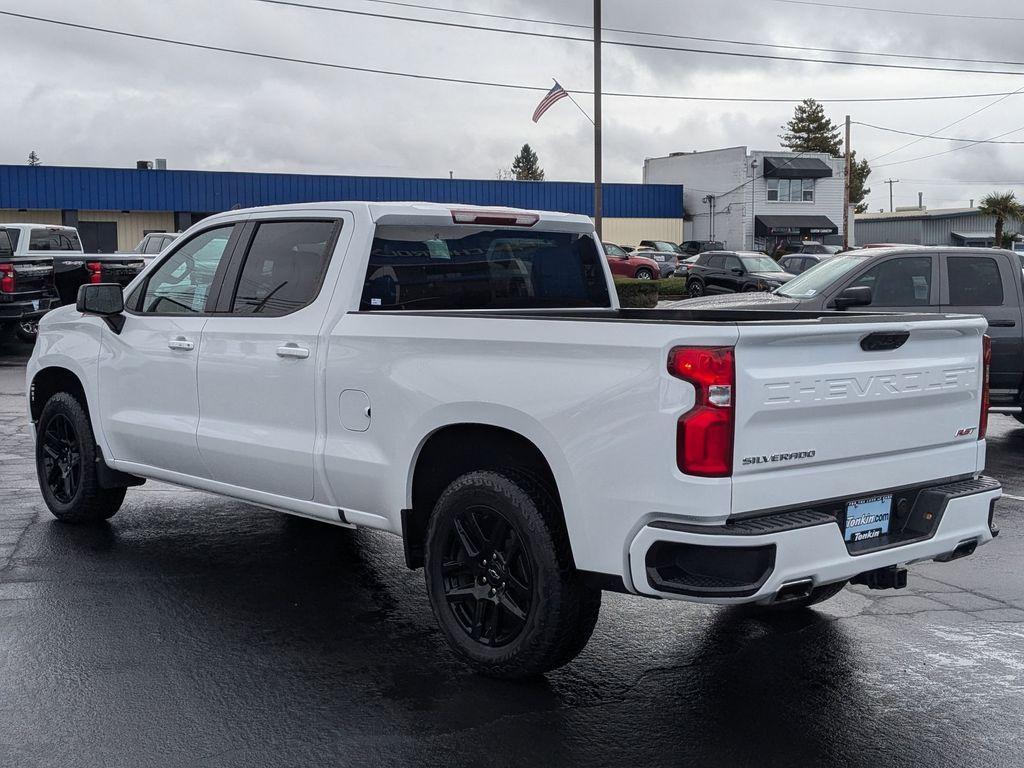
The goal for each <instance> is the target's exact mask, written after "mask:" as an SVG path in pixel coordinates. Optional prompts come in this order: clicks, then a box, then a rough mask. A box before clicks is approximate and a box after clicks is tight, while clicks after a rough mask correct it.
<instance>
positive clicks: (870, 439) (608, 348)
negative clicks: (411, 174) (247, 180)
mask: <svg viewBox="0 0 1024 768" xmlns="http://www.w3.org/2000/svg"><path fill="white" fill-rule="evenodd" d="M984 331H985V321H984V320H983V319H981V318H978V317H972V316H946V315H896V316H886V315H872V314H858V313H854V312H845V313H843V312H838V313H837V312H814V313H811V312H807V313H796V312H772V311H728V312H707V311H685V310H682V311H679V310H676V311H659V310H623V309H620V308H619V306H618V302H617V299H616V296H615V292H614V287H613V283H612V280H611V275H610V273H609V270H608V267H607V265H606V263H605V259H604V258H603V256H602V249H601V245H600V243H599V241H598V240H597V238H596V237H595V235H594V231H593V225H592V223H591V221H590V219H589V218H587V217H584V216H572V215H565V214H557V213H545V212H536V211H520V210H511V209H487V208H476V207H469V206H465V207H463V206H458V207H452V206H445V205H436V204H419V203H320V204H306V205H293V206H282V207H273V208H262V209H253V210H243V211H231V212H229V213H224V214H220V215H216V216H212V217H210V218H208V219H204V220H203V221H202V222H201V223H200V224H197V225H196V226H194V227H192V228H191V229H190V230H189V231H187V232H185V233H184V234H183V235H182V236H181V237H180V238H179V239H178V240H177V241H176V242H175V243H174V244H173V245H172V246H171V248H170V249H169V250H168V251H167V252H165V253H163V254H161V255H160V256H159V257H158V258H157V259H156V260H155V261H154V263H152V264H151V265H150V266H149V267H148V268H147V269H146V271H145V272H143V274H142V275H140V276H139V277H138V278H137V279H135V280H134V281H133V282H132V283H131V284H130V285H129V286H128V287H127V288H126V289H125V291H124V294H123V298H122V292H121V289H120V287H118V286H111V285H88V286H85V287H84V288H83V289H82V291H81V294H80V300H79V303H78V306H77V307H71V306H68V307H62V308H60V309H58V310H56V311H54V312H51V313H50V314H48V315H46V317H45V318H44V319H43V321H42V323H41V324H40V339H39V343H38V344H37V345H36V349H35V352H34V354H33V356H32V359H31V361H30V363H29V366H28V374H27V375H28V384H29V392H30V395H29V404H28V407H29V409H30V411H31V417H32V421H33V422H34V424H35V425H36V437H37V440H36V459H37V465H38V473H39V481H40V487H41V489H42V493H43V497H44V499H45V500H46V503H47V505H48V506H49V508H50V509H51V511H52V512H53V513H54V514H55V515H56V516H57V517H58V518H60V519H61V520H66V521H69V522H92V521H98V520H104V519H107V518H109V517H111V516H112V515H113V514H114V513H115V512H116V511H117V510H118V508H119V507H120V505H121V503H122V501H123V499H124V497H125V492H126V488H127V487H129V486H131V485H133V484H138V483H140V482H143V479H144V478H155V479H159V480H164V481H169V482H172V483H177V484H180V485H184V486H189V487H193V488H200V489H203V490H206V491H212V492H215V493H221V494H225V495H227V496H232V497H234V498H237V499H241V500H244V501H248V502H251V503H254V504H258V505H261V506H266V507H271V508H273V509H278V510H281V511H283V512H288V513H291V514H296V515H301V516H304V517H309V518H314V519H318V520H322V521H324V522H327V523H330V524H333V525H340V526H365V527H369V528H377V529H381V530H384V531H389V532H391V533H394V534H397V535H400V536H401V537H402V538H403V541H404V544H405V559H406V562H407V565H408V566H409V567H412V568H416V567H420V566H424V565H425V566H426V568H425V570H426V586H427V591H428V594H429V597H430V601H431V604H432V606H433V609H434V612H435V614H436V616H437V619H438V623H439V625H440V627H441V628H442V630H443V632H444V633H445V635H446V637H447V638H448V640H449V641H450V643H451V645H452V646H453V648H454V649H455V650H456V651H457V652H458V653H459V654H460V655H461V656H462V657H463V658H464V659H465V660H467V661H468V662H469V663H470V664H472V665H473V666H474V667H475V668H477V669H478V670H481V671H483V672H484V673H487V674H490V675H495V676H506V677H515V676H523V675H528V674H536V673H540V672H544V671H546V670H550V669H553V668H555V667H558V666H560V665H562V664H564V663H566V662H568V661H569V660H571V659H572V658H573V657H574V656H575V655H576V654H577V653H578V652H579V651H580V650H581V649H582V648H583V646H584V645H585V644H586V642H587V640H588V638H589V637H590V634H591V631H592V630H593V627H594V623H595V621H596V619H597V614H598V609H599V607H600V602H601V590H602V589H615V590H619V591H624V592H628V593H633V594H639V595H648V596H652V597H662V598H678V599H684V600H695V601H702V602H712V603H755V604H758V605H761V606H764V607H765V608H771V607H779V608H785V607H792V606H803V605H809V604H811V603H815V602H819V601H821V600H823V599H826V598H828V597H831V596H832V595H834V594H836V593H837V592H838V591H839V590H840V589H842V587H843V586H844V585H845V584H846V583H848V582H849V581H851V580H852V581H857V582H860V583H866V584H869V585H870V586H872V587H877V588H883V587H899V586H902V585H903V584H904V583H905V579H906V570H905V568H904V567H903V566H904V565H905V564H907V563H911V562H916V561H920V560H933V559H938V560H944V559H951V558H954V557H959V556H962V555H966V554H970V553H971V552H973V551H974V549H975V547H976V546H978V545H979V544H984V543H986V542H988V541H990V540H991V539H992V537H993V535H994V534H995V533H996V531H995V529H994V527H993V525H992V508H993V505H994V503H995V500H996V499H997V498H998V497H999V495H1000V487H999V484H998V483H996V482H995V481H993V480H991V479H989V478H986V477H984V476H982V469H983V467H984V465H985V442H984V439H983V437H984V431H985V414H986V398H987V385H986V375H985V371H986V365H985V363H986V359H985V355H986V354H987V353H986V352H985V349H986V347H985V345H984V344H983V339H984V336H983V334H984ZM626 459H628V460H626ZM332 588H335V589H344V588H345V587H344V585H343V584H338V585H334V586H333V587H332Z"/></svg>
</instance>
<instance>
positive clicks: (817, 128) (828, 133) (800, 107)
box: [779, 99, 843, 157]
mask: <svg viewBox="0 0 1024 768" xmlns="http://www.w3.org/2000/svg"><path fill="white" fill-rule="evenodd" d="M782 130H783V131H785V133H781V134H779V138H780V139H781V140H782V146H784V147H786V148H787V149H791V150H792V151H794V152H828V153H829V154H830V155H832V156H833V157H839V155H840V154H841V152H842V147H843V142H842V139H841V138H840V136H839V126H838V125H836V124H835V123H833V122H832V121H831V120H830V119H829V118H828V117H826V116H825V110H824V109H823V108H822V106H821V104H819V103H818V102H816V101H815V100H814V99H804V100H803V101H802V102H800V103H799V104H797V105H796V110H794V112H793V119H792V120H790V121H789V122H788V123H786V124H785V125H784V126H782Z"/></svg>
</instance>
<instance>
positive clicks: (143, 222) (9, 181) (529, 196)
mask: <svg viewBox="0 0 1024 768" xmlns="http://www.w3.org/2000/svg"><path fill="white" fill-rule="evenodd" d="M593 194H594V193H593V184H590V183H582V182H565V181H545V182H536V181H497V180H478V179H416V178H389V177H379V176H324V175H313V174H285V173H237V172H219V171H177V170H154V169H148V170H145V169H143V170H140V169H134V168H78V167H62V166H35V167H30V166H23V165H0V216H2V217H3V219H5V220H7V221H14V220H18V214H22V218H21V219H20V220H24V219H25V215H26V214H27V215H28V217H29V218H31V219H38V220H40V223H55V224H56V223H63V224H69V225H73V226H78V227H79V229H80V231H81V232H82V237H83V240H84V241H87V245H91V246H93V247H94V248H95V249H96V250H109V249H110V248H111V247H112V242H113V241H114V240H116V241H117V247H118V248H120V249H122V250H123V249H125V248H130V247H131V246H132V245H134V242H131V241H132V240H133V239H135V240H136V241H137V236H141V234H143V233H144V232H146V231H167V230H180V229H184V228H186V227H188V226H190V225H191V224H192V223H193V222H194V221H196V220H198V219H200V218H202V217H203V216H206V215H209V214H211V213H216V212H219V211H224V210H228V209H230V208H233V207H243V208H247V207H249V206H256V205H275V204H280V203H295V202H310V201H318V200H382V201H384V200H423V201H429V202H440V203H469V204H479V205H510V206H515V207H521V208H536V209H546V210H556V211H566V212H570V213H582V214H587V215H593ZM603 213H604V216H605V219H606V221H607V222H608V225H609V226H610V227H611V228H612V229H613V230H614V229H615V227H616V222H617V221H618V220H631V223H632V224H634V225H637V226H635V227H634V228H635V229H637V231H638V232H639V231H644V232H647V231H648V230H647V229H644V226H645V225H641V224H639V221H638V220H658V221H659V223H658V224H657V225H654V224H652V225H650V227H648V229H650V230H652V231H650V234H645V235H643V236H645V237H651V238H658V237H663V236H665V235H664V234H663V233H662V232H661V231H653V230H654V229H659V230H660V229H662V228H664V222H666V221H668V222H671V224H670V225H669V229H670V230H671V231H672V232H673V233H674V232H675V231H676V230H678V238H677V239H682V217H683V188H682V186H681V185H677V184H605V185H604V212H603ZM100 225H103V226H100ZM620 229H621V228H620ZM622 231H623V232H625V230H622ZM607 232H608V230H607V229H606V236H607ZM609 239H614V238H611V237H610V238H609ZM623 239H627V240H628V239H630V238H623ZM88 241H92V242H88Z"/></svg>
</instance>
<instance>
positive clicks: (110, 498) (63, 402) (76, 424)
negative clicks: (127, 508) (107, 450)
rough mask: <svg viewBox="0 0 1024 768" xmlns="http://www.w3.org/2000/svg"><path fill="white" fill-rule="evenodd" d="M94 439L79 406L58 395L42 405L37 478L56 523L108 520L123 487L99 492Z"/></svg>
mask: <svg viewBox="0 0 1024 768" xmlns="http://www.w3.org/2000/svg"><path fill="white" fill-rule="evenodd" d="M98 459H99V457H98V456H97V455H96V441H95V438H94V437H93V433H92V425H91V424H90V423H89V416H88V414H87V413H86V412H85V408H83V407H82V404H81V403H80V402H79V401H78V400H77V399H76V398H75V397H73V396H72V395H70V394H68V393H67V392H58V393H57V394H55V395H54V396H53V397H51V398H50V399H49V400H47V401H46V405H45V406H43V413H42V415H41V416H40V417H39V424H38V427H37V431H36V474H37V475H38V477H39V489H40V490H41V491H42V494H43V501H45V502H46V506H47V507H49V508H50V512H52V513H53V516H54V517H56V518H57V519H58V520H62V521H64V522H67V523H94V522H99V521H101V520H106V519H108V518H110V517H113V515H114V513H115V512H117V510H118V509H120V508H121V503H122V502H123V501H124V496H125V492H126V490H127V489H125V488H103V487H102V486H101V485H100V482H99V477H98V473H97V471H96V462H97V460H98Z"/></svg>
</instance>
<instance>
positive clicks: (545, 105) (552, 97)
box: [533, 80, 569, 123]
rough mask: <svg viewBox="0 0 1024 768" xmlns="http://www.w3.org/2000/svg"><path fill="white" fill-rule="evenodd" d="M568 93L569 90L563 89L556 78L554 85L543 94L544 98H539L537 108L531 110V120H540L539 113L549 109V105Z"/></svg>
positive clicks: (541, 113)
mask: <svg viewBox="0 0 1024 768" xmlns="http://www.w3.org/2000/svg"><path fill="white" fill-rule="evenodd" d="M568 95H569V92H568V91H567V90H565V88H563V87H562V86H560V85H559V84H558V81H557V80H556V81H555V87H554V88H552V89H551V90H550V91H548V92H547V93H546V94H544V98H543V99H541V100H540V104H538V105H537V108H536V109H535V110H533V122H535V123H536V122H537V121H538V120H540V118H541V115H543V114H544V113H545V112H547V111H548V110H549V109H551V107H552V106H553V105H554V103H555V102H556V101H558V100H559V99H564V98H565V97H566V96H568Z"/></svg>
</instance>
